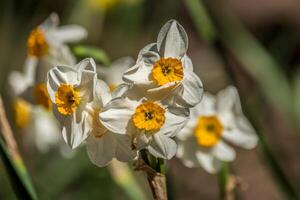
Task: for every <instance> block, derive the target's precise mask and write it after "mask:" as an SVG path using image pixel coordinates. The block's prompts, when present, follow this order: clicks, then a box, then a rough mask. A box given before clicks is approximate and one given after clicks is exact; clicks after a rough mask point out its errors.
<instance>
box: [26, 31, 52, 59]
mask: <svg viewBox="0 0 300 200" xmlns="http://www.w3.org/2000/svg"><path fill="white" fill-rule="evenodd" d="M48 49H49V45H48V43H47V41H46V37H45V33H44V31H43V30H42V29H41V28H36V29H34V30H33V31H32V32H31V33H30V35H29V37H28V39H27V54H28V55H29V56H32V57H39V58H40V57H42V56H44V55H46V54H47V53H48Z"/></svg>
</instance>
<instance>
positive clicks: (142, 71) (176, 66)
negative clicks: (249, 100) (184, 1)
mask: <svg viewBox="0 0 300 200" xmlns="http://www.w3.org/2000/svg"><path fill="white" fill-rule="evenodd" d="M187 49H188V37H187V34H186V32H185V30H184V28H183V27H182V26H181V25H180V24H179V23H178V22H177V21H175V20H170V21H168V22H167V23H166V24H165V25H164V26H163V27H162V29H161V30H160V32H159V34H158V38H157V42H156V43H151V44H149V45H147V46H146V47H144V48H143V49H142V50H141V51H140V53H139V55H138V60H137V63H136V65H135V66H133V67H131V68H130V69H128V70H127V71H126V72H125V73H124V75H123V80H124V81H125V82H127V83H133V84H134V85H136V86H137V87H138V88H142V89H141V90H143V91H144V90H146V91H147V93H146V94H147V98H149V99H150V98H151V99H152V98H157V99H162V98H165V97H166V96H168V98H166V99H165V100H167V102H168V104H172V105H176V106H182V107H193V106H195V105H196V104H198V103H199V102H200V100H201V98H202V94H203V88H202V83H201V80H200V79H199V77H198V76H197V75H196V74H195V73H194V72H193V64H192V62H191V59H190V58H189V57H188V56H187V55H186V52H187Z"/></svg>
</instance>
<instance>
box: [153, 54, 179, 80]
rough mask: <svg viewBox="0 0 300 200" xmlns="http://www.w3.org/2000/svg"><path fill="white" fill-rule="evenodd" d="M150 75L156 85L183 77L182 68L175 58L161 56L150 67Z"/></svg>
mask: <svg viewBox="0 0 300 200" xmlns="http://www.w3.org/2000/svg"><path fill="white" fill-rule="evenodd" d="M152 77H153V79H154V81H155V82H156V83H157V84H158V85H164V84H167V83H170V82H174V81H180V80H182V78H183V68H182V63H181V61H180V60H178V59H176V58H161V59H159V60H158V61H156V62H155V63H154V65H153V69H152Z"/></svg>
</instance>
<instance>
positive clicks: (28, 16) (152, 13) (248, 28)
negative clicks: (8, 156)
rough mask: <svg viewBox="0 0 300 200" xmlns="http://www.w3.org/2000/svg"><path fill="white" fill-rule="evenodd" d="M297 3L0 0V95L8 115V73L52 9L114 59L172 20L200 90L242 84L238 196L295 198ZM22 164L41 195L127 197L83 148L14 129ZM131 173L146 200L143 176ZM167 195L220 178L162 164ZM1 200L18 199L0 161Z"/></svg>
mask: <svg viewBox="0 0 300 200" xmlns="http://www.w3.org/2000/svg"><path fill="white" fill-rule="evenodd" d="M299 10H300V1H297V0H265V1H260V0H206V1H198V0H68V1H67V0H65V1H64V0H60V1H58V0H44V1H38V0H1V1H0V89H1V90H0V93H1V95H2V97H3V99H4V103H5V105H6V111H7V113H8V116H9V119H11V118H12V110H11V107H10V104H11V102H10V99H9V98H8V96H9V92H10V91H8V90H7V76H8V74H9V72H11V71H12V70H21V68H22V66H23V63H24V60H25V57H26V39H27V36H28V34H29V33H30V31H31V30H32V29H33V28H34V27H35V26H37V25H38V24H40V23H41V22H42V21H43V20H44V19H45V18H46V17H47V16H48V15H49V14H50V13H51V12H57V13H58V14H59V16H60V18H61V24H79V25H82V26H83V27H85V28H86V29H87V30H88V33H89V35H88V38H87V39H86V40H84V41H82V42H81V43H80V44H85V45H92V46H97V47H99V48H101V49H103V50H104V51H105V52H106V53H107V55H108V56H109V57H110V58H111V60H114V59H117V58H119V57H122V56H132V57H133V58H134V59H136V56H137V53H138V51H139V50H140V49H141V48H142V47H143V46H145V45H146V44H148V43H150V42H153V41H155V40H156V36H157V33H158V31H159V29H160V27H161V26H162V25H163V24H164V23H165V22H166V21H168V20H169V19H172V18H174V19H176V20H178V21H179V22H180V23H181V24H182V25H183V26H184V27H185V29H186V31H187V33H188V36H189V51H188V54H189V56H190V57H191V58H192V60H193V63H194V68H195V71H196V73H197V74H198V75H199V76H200V78H201V80H202V81H203V84H204V88H205V90H206V91H209V92H212V93H215V92H217V91H218V90H220V89H222V88H224V87H225V86H226V85H228V84H234V85H236V86H237V88H238V89H239V92H240V95H241V99H242V104H243V108H244V111H245V114H246V115H247V116H248V117H249V118H250V120H251V122H252V123H253V125H254V126H255V128H256V129H257V131H258V135H259V137H260V144H259V146H258V147H257V148H256V149H255V150H252V151H246V150H241V149H238V156H237V159H236V161H234V162H233V163H232V165H231V171H232V173H234V174H235V175H236V176H238V177H239V185H238V187H237V189H236V197H237V198H238V199H249V200H250V199H251V200H252V199H258V200H260V199H261V200H268V199H270V200H271V199H272V200H273V199H274V200H276V199H299V195H298V193H299V191H300V160H299V155H300V138H299V136H300V131H299V127H300V117H299V116H300V71H299V70H300V69H299V64H300V34H299V33H300V12H299ZM14 133H15V137H16V140H17V142H18V145H19V148H20V152H21V155H22V157H23V160H24V163H25V165H26V166H27V168H28V171H29V174H30V176H31V177H32V181H33V185H34V187H35V189H36V192H37V195H38V196H39V198H40V199H130V197H129V196H128V194H127V193H126V192H125V191H124V190H123V188H122V187H120V185H119V184H117V183H116V182H115V181H114V180H113V179H112V178H111V175H110V173H109V171H108V169H107V168H97V167H95V166H93V165H92V164H91V163H90V161H89V160H88V157H87V155H86V152H85V148H84V147H83V148H81V149H79V150H78V152H77V153H76V155H75V156H74V157H72V158H70V159H66V158H63V157H62V156H61V155H60V153H59V152H58V151H57V150H53V151H50V152H48V153H47V154H41V153H39V152H38V151H35V150H34V148H28V145H26V141H25V140H24V139H23V138H24V135H23V133H21V132H20V131H18V130H17V129H16V128H14ZM134 174H135V178H136V180H137V181H138V183H139V184H140V185H141V188H142V189H144V190H145V194H146V197H148V198H149V199H151V198H150V197H151V195H150V193H149V189H147V185H146V182H145V177H142V174H139V173H138V172H134ZM167 176H168V190H169V196H170V199H185V200H186V199H191V200H192V199H218V184H217V178H216V176H213V175H209V174H207V173H206V172H204V171H203V170H202V169H187V168H185V167H184V166H183V165H182V164H181V162H180V161H179V160H177V159H176V158H173V159H172V160H171V161H169V162H168V174H167ZM0 199H16V196H15V194H14V192H13V189H12V187H11V185H10V183H9V177H8V175H7V172H6V171H5V168H4V165H3V163H1V162H0Z"/></svg>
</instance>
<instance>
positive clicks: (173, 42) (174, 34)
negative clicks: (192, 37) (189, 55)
mask: <svg viewBox="0 0 300 200" xmlns="http://www.w3.org/2000/svg"><path fill="white" fill-rule="evenodd" d="M157 48H158V50H159V52H160V53H161V55H162V57H166V58H167V57H174V58H181V57H182V56H184V54H185V53H186V51H187V49H188V37H187V34H186V32H185V30H184V28H183V27H182V26H181V25H180V24H179V23H178V22H177V21H175V20H170V21H168V22H167V23H166V24H165V25H164V26H163V27H162V28H161V30H160V32H159V34H158V37H157Z"/></svg>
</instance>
